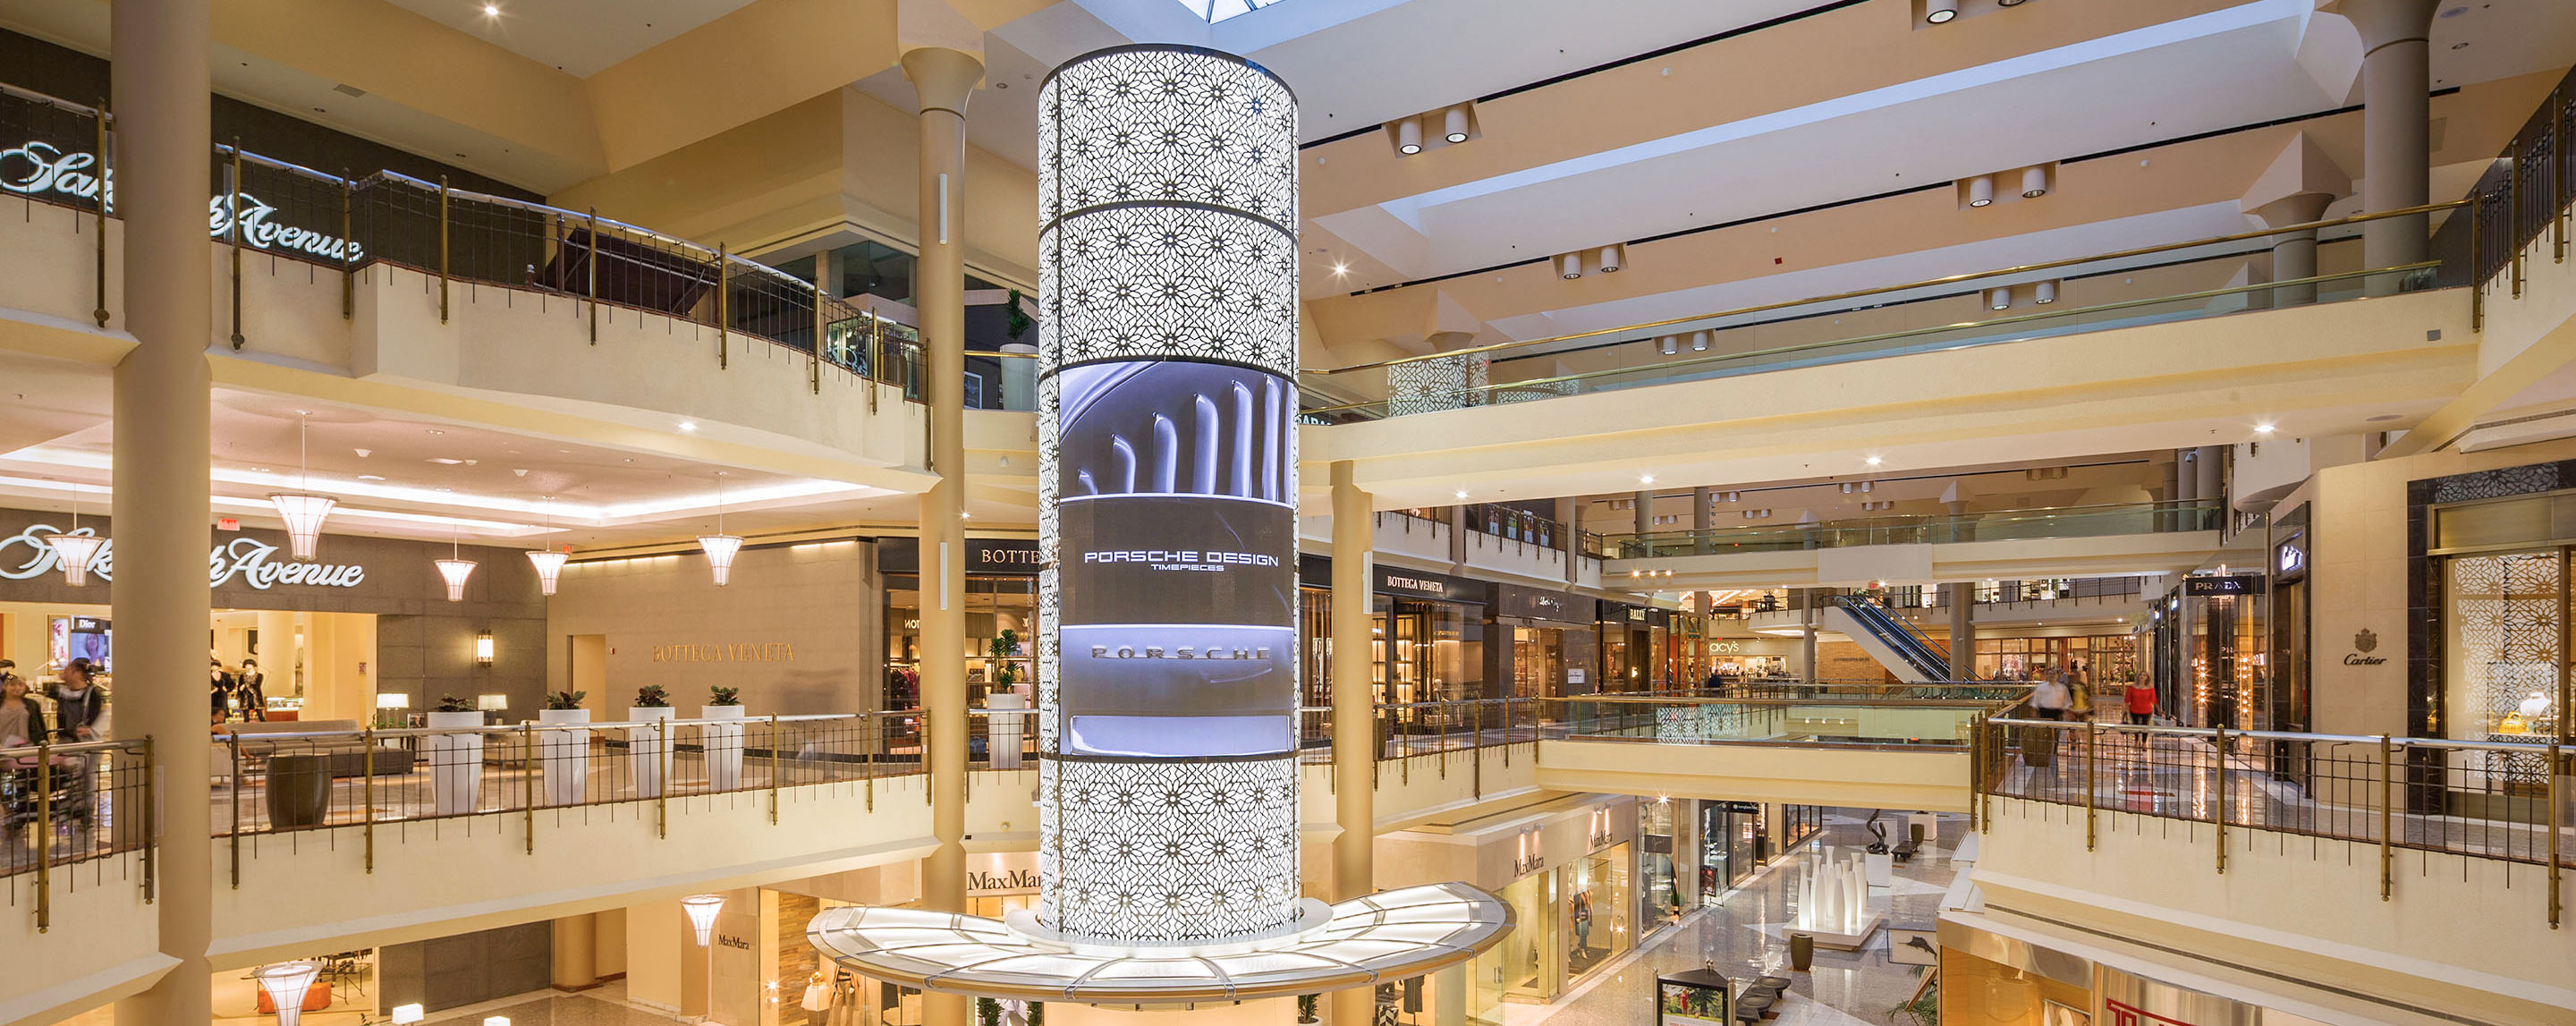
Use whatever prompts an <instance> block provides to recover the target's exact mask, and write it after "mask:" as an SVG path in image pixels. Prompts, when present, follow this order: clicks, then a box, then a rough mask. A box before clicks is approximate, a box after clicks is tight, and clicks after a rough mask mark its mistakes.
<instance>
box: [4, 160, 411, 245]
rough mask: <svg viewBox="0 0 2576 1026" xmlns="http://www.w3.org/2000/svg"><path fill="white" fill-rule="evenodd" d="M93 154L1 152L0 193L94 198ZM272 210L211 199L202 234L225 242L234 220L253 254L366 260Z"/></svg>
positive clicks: (251, 199) (110, 192) (112, 205)
mask: <svg viewBox="0 0 2576 1026" xmlns="http://www.w3.org/2000/svg"><path fill="white" fill-rule="evenodd" d="M97 166H98V155H97V154H95V153H78V152H74V153H65V152H63V151H62V149H60V148H59V147H56V146H54V145H53V144H51V143H41V142H25V143H20V144H18V145H17V146H15V147H13V148H10V149H5V150H0V189H5V190H7V191H9V192H14V193H19V194H21V195H27V196H41V195H43V194H45V193H48V192H51V193H59V194H61V195H65V196H74V197H78V198H80V199H85V200H95V199H97V198H98V190H99V183H100V175H99V174H98V171H97ZM106 184H107V208H108V209H109V210H110V211H114V210H115V209H116V179H115V177H114V173H113V172H110V173H109V175H108V177H107V179H106ZM276 214H277V208H276V207H273V206H270V205H268V204H267V203H264V202H261V201H260V199H259V197H256V196H253V195H251V194H249V193H246V192H235V193H231V194H230V195H229V196H216V197H213V198H211V199H208V200H207V201H206V234H207V235H208V236H210V237H212V238H217V239H225V240H229V239H231V237H232V231H233V225H234V222H235V221H236V220H238V221H239V222H240V225H241V241H242V245H245V246H249V247H251V248H252V249H262V250H284V251H291V252H296V253H302V254H305V255H307V256H312V257H317V258H319V259H323V260H335V261H342V262H347V263H356V262H357V261H359V260H360V259H363V258H364V257H365V255H366V252H365V249H366V248H365V247H363V246H361V245H359V244H358V243H355V242H352V241H350V240H348V239H343V238H340V237H338V236H333V235H325V234H323V233H321V232H317V231H314V230H312V229H310V228H298V227H296V226H294V225H290V224H280V223H278V222H277V221H276V220H275V219H274V218H275V215H276Z"/></svg>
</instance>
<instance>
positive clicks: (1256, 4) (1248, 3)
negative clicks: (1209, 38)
mask: <svg viewBox="0 0 2576 1026" xmlns="http://www.w3.org/2000/svg"><path fill="white" fill-rule="evenodd" d="M1278 2H1279V0H1181V6H1183V7H1187V8H1189V9H1190V13H1192V14H1195V15H1198V16H1199V17H1202V18H1206V19H1207V20H1208V23H1209V24H1215V23H1217V22H1220V21H1224V20H1226V19H1227V18H1231V17H1234V16H1235V15H1238V14H1250V13H1252V12H1254V11H1257V10H1260V9H1262V8H1264V7H1268V6H1270V5H1272V4H1275V3H1278Z"/></svg>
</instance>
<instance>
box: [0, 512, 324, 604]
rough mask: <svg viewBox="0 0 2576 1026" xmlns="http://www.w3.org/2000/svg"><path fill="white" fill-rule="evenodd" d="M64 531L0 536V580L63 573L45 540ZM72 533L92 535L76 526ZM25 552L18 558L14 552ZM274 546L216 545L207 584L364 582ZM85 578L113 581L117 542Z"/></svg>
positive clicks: (244, 541) (102, 551)
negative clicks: (289, 556)
mask: <svg viewBox="0 0 2576 1026" xmlns="http://www.w3.org/2000/svg"><path fill="white" fill-rule="evenodd" d="M63 533H67V532H64V531H60V530H58V529H56V528H55V527H54V526H53V525H51V524H29V525H27V529H26V530H24V531H20V532H18V533H17V534H15V535H12V536H10V537H7V538H0V579H7V580H12V581H23V580H27V579H29V578H32V577H38V576H42V575H44V574H48V573H52V572H53V571H56V570H60V569H62V559H61V558H60V557H59V556H57V555H55V553H54V547H53V546H52V545H49V544H47V543H46V542H45V536H46V535H49V534H63ZM68 533H72V534H80V535H89V534H94V533H96V532H94V531H92V530H91V529H90V528H86V527H84V528H81V529H79V530H77V531H72V532H68ZM22 547H23V548H24V549H25V552H24V554H23V555H21V554H20V552H19V549H21V548H22ZM276 556H277V546H275V545H270V544H268V543H266V542H262V541H260V540H258V539H256V538H235V539H233V540H232V541H229V542H226V543H224V544H222V545H217V546H215V547H214V548H213V549H211V550H209V551H207V553H206V586H207V587H209V588H220V587H223V586H224V585H225V584H227V583H230V582H233V581H236V580H238V581H239V582H240V583H242V584H245V585H249V586H250V587H252V588H255V589H257V590H260V591H267V590H268V589H270V588H273V587H276V586H278V585H286V584H292V585H302V586H305V587H311V588H355V587H357V586H358V585H359V584H360V583H362V582H364V581H365V580H366V579H367V568H366V567H363V566H359V565H356V564H345V563H298V562H295V561H293V560H288V559H279V558H276ZM89 572H90V576H92V577H96V578H98V579H99V580H102V581H109V580H114V579H115V577H116V542H115V541H113V540H110V541H109V542H108V543H107V544H106V545H104V546H101V547H100V548H99V550H98V556H97V558H95V559H92V560H90V564H89Z"/></svg>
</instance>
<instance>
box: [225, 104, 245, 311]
mask: <svg viewBox="0 0 2576 1026" xmlns="http://www.w3.org/2000/svg"><path fill="white" fill-rule="evenodd" d="M230 171H231V174H230V175H229V181H227V182H226V183H225V188H224V211H225V215H226V216H225V218H224V220H225V221H227V222H228V223H229V230H230V232H231V234H232V237H233V337H232V343H233V351H234V352H240V351H241V347H242V330H241V321H242V318H241V258H242V229H241V187H242V180H241V137H240V136H234V137H233V160H232V164H231V167H230Z"/></svg>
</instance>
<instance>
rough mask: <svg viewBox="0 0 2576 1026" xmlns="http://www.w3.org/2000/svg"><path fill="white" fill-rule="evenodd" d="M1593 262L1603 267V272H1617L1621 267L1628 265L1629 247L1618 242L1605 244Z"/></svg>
mask: <svg viewBox="0 0 2576 1026" xmlns="http://www.w3.org/2000/svg"><path fill="white" fill-rule="evenodd" d="M1593 263H1594V264H1595V265H1596V266H1598V267H1600V268H1601V273H1603V274H1617V273H1619V269H1620V268H1622V267H1626V266H1628V247H1626V246H1624V245H1620V244H1618V243H1612V244H1610V245H1607V246H1603V247H1601V252H1600V253H1599V254H1598V255H1596V256H1595V258H1594V260H1593Z"/></svg>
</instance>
